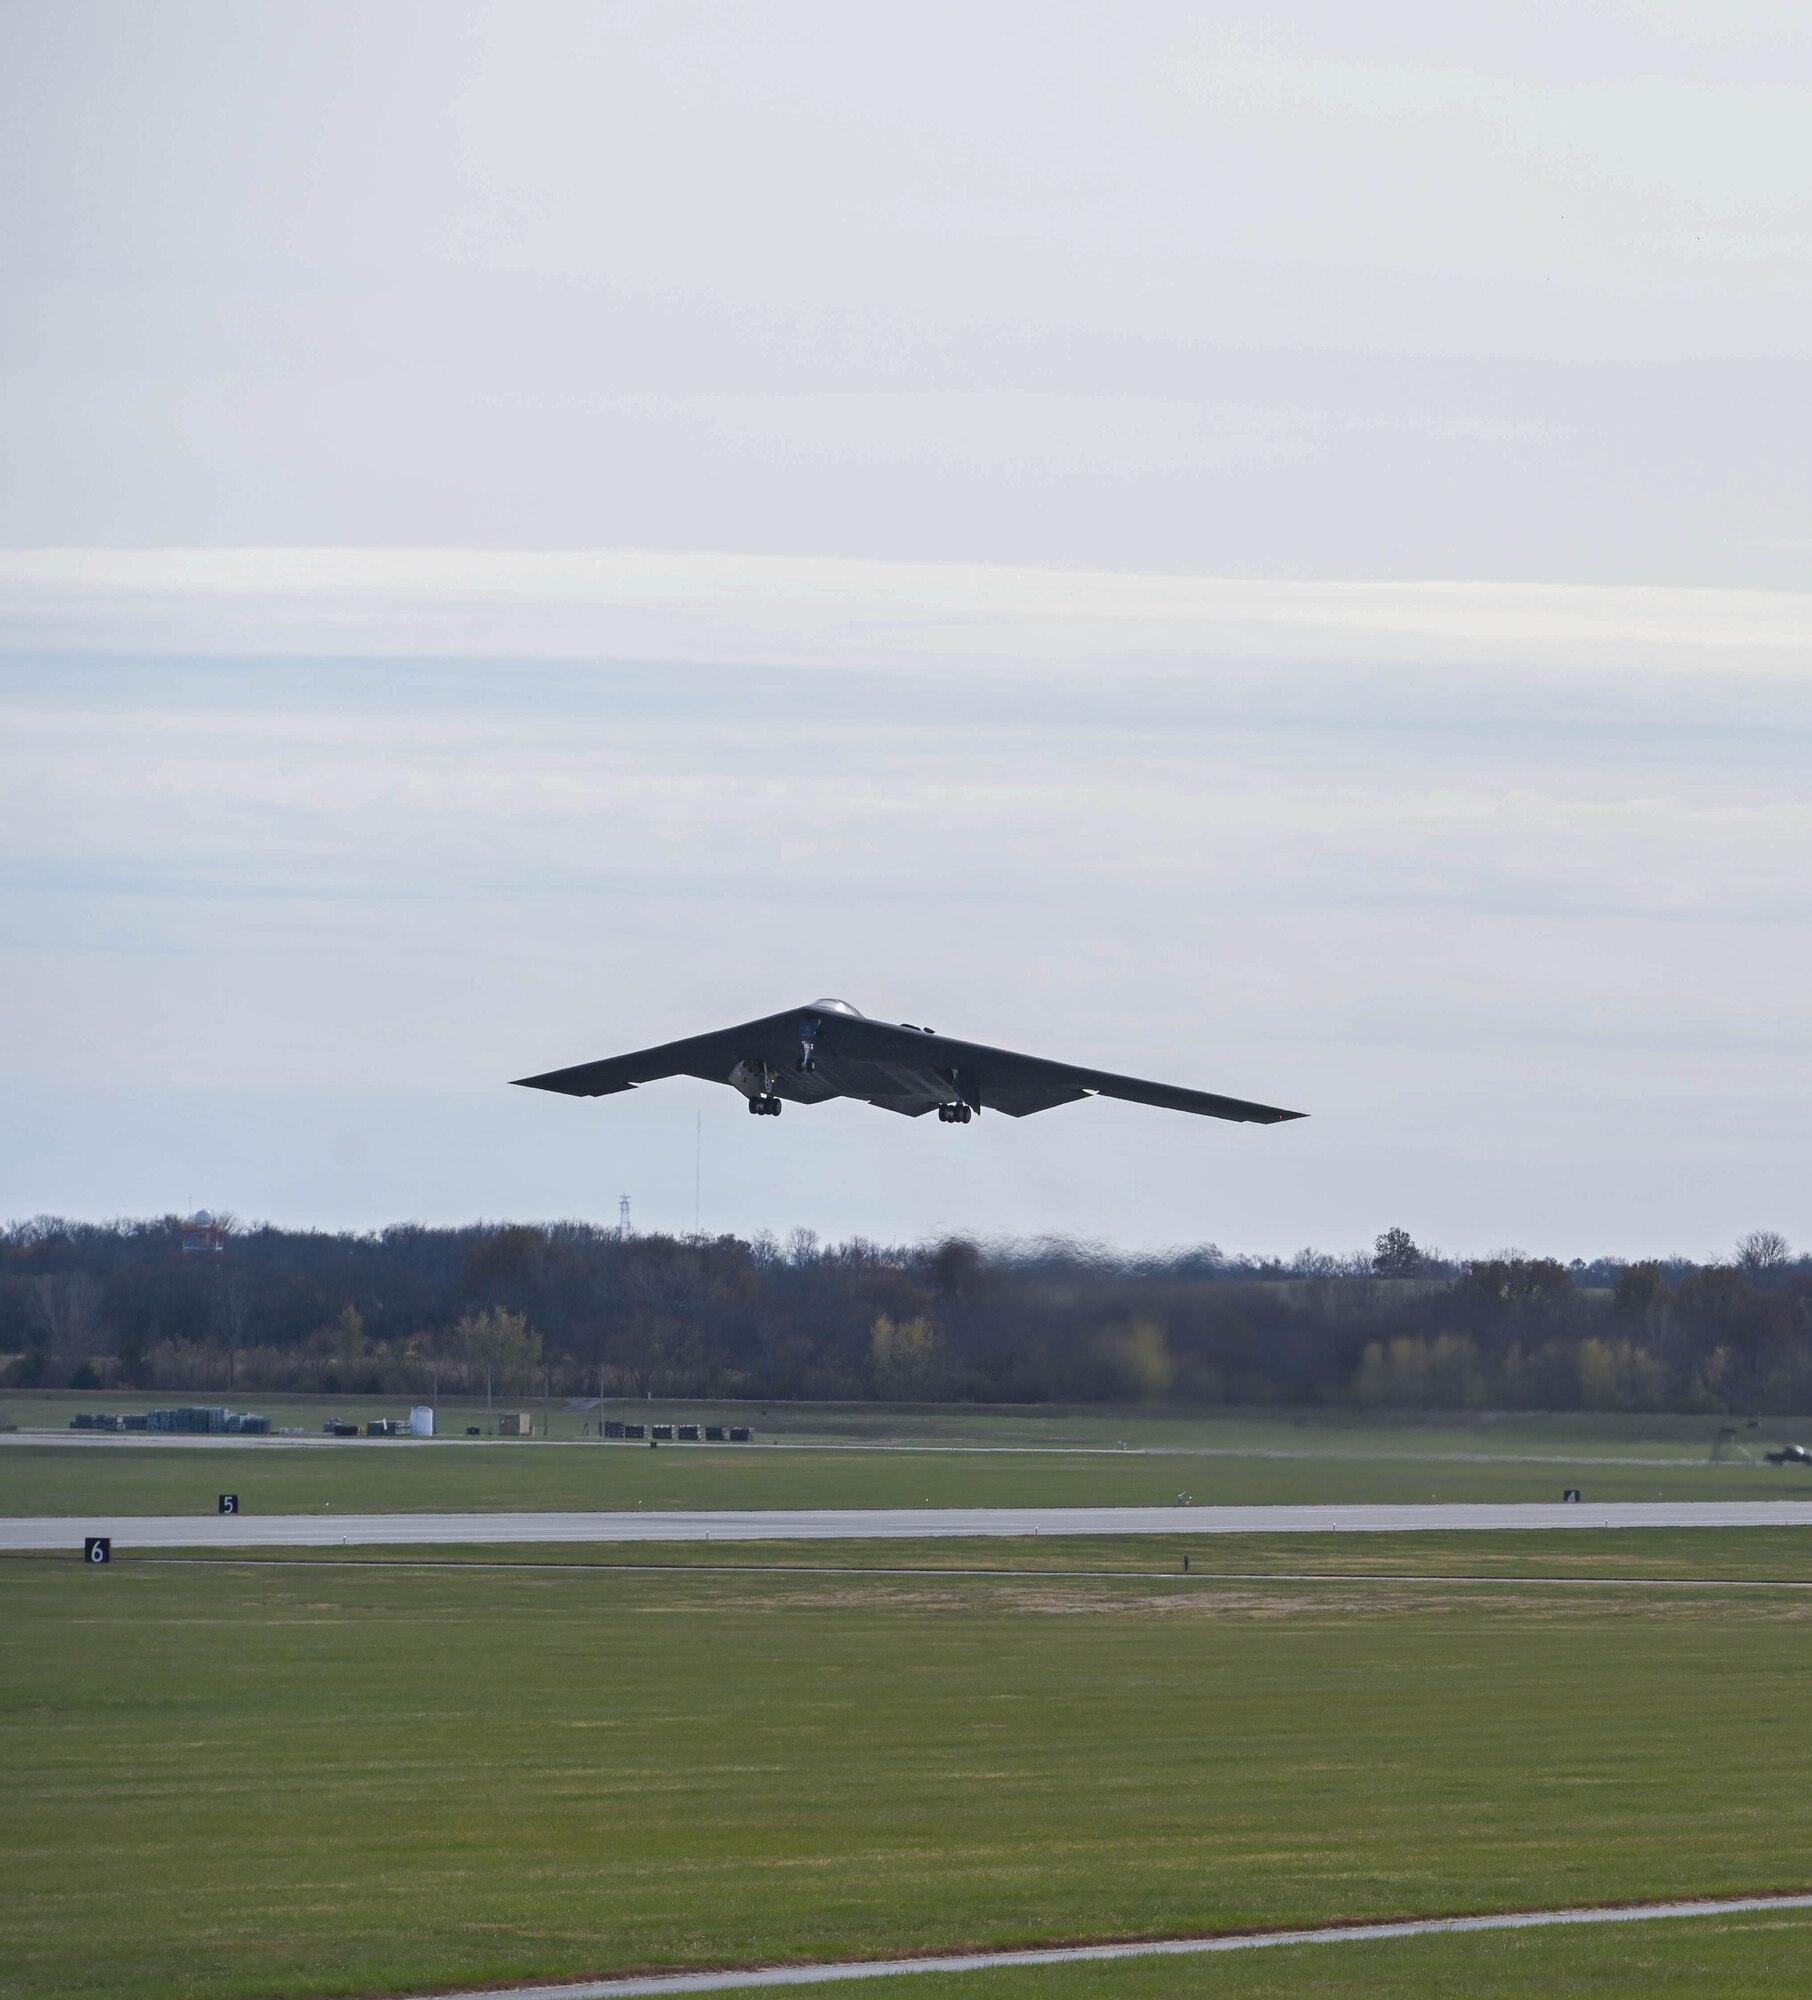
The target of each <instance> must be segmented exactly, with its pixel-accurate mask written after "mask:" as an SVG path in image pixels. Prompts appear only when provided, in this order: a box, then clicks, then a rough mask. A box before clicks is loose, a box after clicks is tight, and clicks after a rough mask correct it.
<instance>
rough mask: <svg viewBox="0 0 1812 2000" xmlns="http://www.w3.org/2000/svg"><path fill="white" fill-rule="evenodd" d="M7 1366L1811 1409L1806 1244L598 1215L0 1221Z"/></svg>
mask: <svg viewBox="0 0 1812 2000" xmlns="http://www.w3.org/2000/svg"><path fill="white" fill-rule="evenodd" d="M0 1384H5V1385H10V1386H15V1387H21V1388H29V1387H75V1388H102V1387H124V1388H134V1389H144V1390H152V1391H165V1390H168V1391H179V1390H180V1391H185V1392H192V1393H208V1392H216V1393H221V1394H224V1393H226V1392H228V1391H233V1392H236V1393H238V1394H240V1395H242V1396H249V1395H251V1394H254V1393H255V1392H256V1391H258V1390H260V1389H264V1390H279V1389H295V1390H309V1391H328V1392H336V1391H337V1392H358V1393H370V1394H386V1395H397V1396H403V1395H407V1396H411V1397H420V1396H422V1395H438V1394H441V1393H443V1392H453V1391H458V1392H463V1393H468V1394H480V1395H482V1394H486V1393H491V1394H497V1393H526V1392H540V1393H545V1394H552V1395H599V1394H603V1395H610V1396H619V1395H642V1394H654V1395H660V1396H689V1397H722V1398H726V1399H728V1398H765V1399H774V1400H782V1399H785V1400H814V1399H821V1400H839V1401H856V1400H862V1399H875V1400H886V1401H933V1400H936V1401H978V1402H1011V1403H1036V1402H1052V1401H1055V1402H1154V1403H1175V1404H1189V1405H1204V1404H1222V1403H1225V1404H1260V1405H1262V1404H1272V1405H1293V1406H1317V1405H1319V1406H1327V1407H1350V1408H1367V1407H1371V1408H1421V1409H1480V1408H1528V1409H1557V1410H1564V1409H1602V1410H1681V1411H1703V1412H1706V1413H1730V1414H1735V1413H1745V1414H1754V1413H1759V1412H1762V1411H1769V1412H1781V1413H1786V1412H1799V1411H1812V1259H1809V1258H1805V1257H1797V1258H1796V1257H1795V1256H1794V1255H1793V1253H1792V1251H1791V1249H1790V1247H1789V1245H1788V1244H1787V1243H1786V1241H1785V1240H1784V1239H1783V1238H1781V1237H1780V1236H1778V1235H1776V1234H1774V1233H1772V1232H1768V1231H1757V1232H1755V1233H1753V1234H1752V1235H1750V1236H1748V1237H1746V1238H1745V1239H1744V1241H1743V1242H1742V1243H1741V1244H1739V1245H1738V1246H1737V1247H1736V1249H1735V1250H1734V1251H1733V1253H1732V1254H1731V1256H1730V1257H1729V1258H1727V1259H1724V1260H1721V1261H1715V1262H1710V1263H1700V1262H1694V1261H1691V1260H1687V1259H1669V1260H1659V1261H1647V1262H1636V1263H1629V1262H1624V1261H1622V1260H1619V1259H1616V1258H1608V1257H1607V1258H1600V1259H1597V1260H1595V1261H1592V1262H1589V1263H1588V1262H1586V1261H1585V1260H1582V1259H1574V1260H1573V1261H1572V1262H1570V1263H1562V1262H1560V1261H1558V1260H1557V1259H1554V1258H1547V1257H1536V1256H1529V1255H1525V1254H1523V1253H1520V1252H1513V1251H1506V1252H1504V1253H1502V1254H1499V1255H1496V1256H1490V1257H1475V1258H1465V1259H1451V1258H1444V1257H1442V1256H1441V1255H1439V1254H1438V1253H1436V1252H1433V1251H1429V1250H1425V1249H1424V1248H1422V1247H1421V1246H1419V1245H1418V1244H1417V1243H1416V1242H1415V1240H1414V1239H1413V1238H1412V1237H1411V1236H1410V1235H1409V1233H1408V1232H1407V1231H1405V1230H1402V1229H1389V1230H1386V1231H1385V1232H1384V1233H1383V1234H1381V1235H1380V1236H1379V1237H1378V1239H1377V1241H1376V1243H1375V1244H1374V1246H1373V1248H1372V1249H1371V1250H1370V1251H1367V1252H1364V1253H1362V1254H1351V1255H1335V1254H1330V1253H1326V1252H1320V1251H1314V1250H1305V1251H1302V1252H1301V1253H1299V1254H1298V1255H1297V1256H1296V1257H1293V1258H1288V1259H1275V1258H1273V1259H1262V1258H1250V1257H1240V1256H1233V1255H1227V1254H1224V1253H1223V1252H1222V1251H1220V1250H1219V1249H1217V1248H1216V1247H1215V1246H1213V1245H1212V1244H1210V1245H1205V1246H1202V1247H1200V1248H1197V1249H1192V1250H1188V1251H1183V1252H1178V1253H1175V1254H1170V1255H1165V1256H1155V1257H1140V1256H1128V1255H1116V1254H1113V1253H1110V1252H1106V1251H1102V1250H1099V1249H1095V1248H1091V1247H1088V1246H1081V1245H1077V1244H1073V1243H1062V1242H1054V1243H1040V1244H1033V1245H1023V1244H1022V1245H1004V1246H1003V1245H984V1244H978V1243H973V1242H969V1241H965V1240H962V1239H960V1238H953V1239H950V1240H947V1241H943V1242H938V1243H927V1244H918V1245H912V1246H907V1247H886V1246H881V1245H877V1244H874V1243H869V1242H865V1241H862V1240H860V1239H851V1240H849V1241H847V1242H842V1243H832V1244H821V1243H819V1242H818V1240H817V1239H816V1238H815V1237H814V1236H812V1235H811V1233H810V1232H809V1231H803V1230H801V1231H796V1232H795V1233H794V1234H793V1236H792V1237H791V1238H790V1239H789V1240H788V1241H786V1242H785V1243H781V1242H778V1241H776V1240H775V1239H773V1238H771V1237H767V1236H761V1237H757V1238H755V1239H753V1240H745V1239H743V1238H740V1237H736V1236H694V1237H674V1236H664V1235H633V1234H629V1233H626V1232H623V1231H619V1230H613V1229H605V1228H599V1227H595V1226H593V1225H591V1224H587V1223H579V1222H566V1223H557V1224H553V1225H551V1226H529V1225H523V1224H482V1223H481V1224H474V1225H471V1226H469V1227H466V1228H460V1229H429V1228H424V1227H420V1226H418V1225H414V1224H405V1225H401V1226H398V1227H395V1228H391V1229H384V1230H379V1231H375V1232H372V1233H367V1234H329V1233H325V1232H317V1231H299V1230H285V1229H277V1228H273V1227H271V1226H269V1225H262V1224H261V1225H257V1226H252V1227H241V1226H239V1225H236V1224H234V1223H232V1222H231V1221H230V1219H229V1220H227V1221H225V1222H222V1223H219V1224H216V1225H215V1226H213V1227H211V1228H210V1229H208V1230H206V1231H198V1230H196V1228H195V1227H194V1226H193V1225H192V1224H187V1223H185V1222H184V1221H183V1220H182V1219H180V1218H177V1217H164V1218H160V1219H157V1220H150V1221H126V1222H113V1223H104V1224H96V1223H81V1222H71V1221H64V1220H58V1219H54V1218H48V1217H39V1218H37V1219H35V1220H33V1221H30V1222H24V1223H15V1224H12V1225H10V1226H8V1227H7V1228H6V1229H5V1230H4V1231H0Z"/></svg>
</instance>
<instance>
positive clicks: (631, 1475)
mask: <svg viewBox="0 0 1812 2000" xmlns="http://www.w3.org/2000/svg"><path fill="white" fill-rule="evenodd" d="M1399 1446H1400V1447H1401V1448H1398V1449H1397V1455H1395V1456H1392V1455H1391V1452H1392V1450H1393V1447H1392V1445H1391V1444H1390V1441H1389V1439H1388V1436H1386V1437H1381V1438H1379V1439H1377V1440H1376V1441H1369V1440H1368V1441H1367V1442H1365V1443H1363V1444H1354V1443H1351V1442H1346V1443H1342V1444H1340V1445H1338V1446H1337V1445H1335V1444H1334V1443H1332V1442H1331V1441H1330V1443H1329V1444H1328V1445H1327V1447H1326V1448H1325V1449H1317V1450H1309V1449H1303V1448H1299V1449H1298V1450H1297V1451H1295V1452H1294V1453H1292V1454H1291V1455H1288V1456H1285V1455H1281V1454H1277V1455H1267V1452H1266V1451H1265V1450H1264V1449H1261V1448H1254V1449H1252V1450H1250V1451H1234V1450H1230V1449H1223V1450H1220V1451H1217V1452H1214V1453H1210V1452H1206V1451H1203V1452H1198V1453H1193V1454H1187V1453H1182V1452H1169V1451H1167V1452H1163V1453H1156V1452H1153V1453H1143V1452H1138V1451H1130V1450H1129V1451H1126V1452H1116V1451H1088V1450H1066V1449H1063V1448H1059V1447H1053V1448H1050V1449H1046V1450H1028V1449H1025V1448H1018V1449H1010V1450H1009V1449H999V1450H990V1449H987V1448H982V1447H976V1448H969V1449H962V1450H950V1449H938V1448H923V1449H913V1448H900V1449H892V1450H879V1449H873V1448H865V1447H851V1448H848V1449H837V1448H834V1447H830V1446H826V1445H800V1446H785V1445H762V1444H757V1445H750V1446H711V1445H662V1446H660V1447H659V1448H658V1449H653V1450H650V1449H648V1448H647V1447H645V1446H640V1447H638V1446H635V1445H618V1444H614V1443H613V1444H592V1445H589V1446H587V1445H579V1444H565V1445H563V1444H559V1443H552V1444H547V1443H542V1442H540V1441H539V1440H534V1439H523V1440H520V1441H513V1442H508V1443H482V1444H471V1443H467V1442H464V1441H463V1440H462V1441H460V1442H457V1443H444V1444H443V1443H434V1444H409V1443H404V1442H401V1441H391V1440H387V1439H376V1438H373V1439H360V1440H358V1441H356V1442H347V1443H344V1444H327V1443H322V1444H319V1445H309V1446H307V1447H299V1446H289V1445H284V1444H281V1443H275V1444H252V1445H247V1446H246V1447H244V1448H242V1449H239V1448H235V1449H225V1448H221V1447H215V1446H190V1447H185V1446H181V1445H162V1444H159V1445H144V1444H135V1443H132V1442H130V1441H127V1440H113V1439H108V1440H105V1441H100V1442H96V1443H92V1444H69V1445H57V1444H39V1443H30V1444H20V1443H11V1444H0V1514H71V1515H74V1514H135V1513H136V1514H192V1513H212V1512H213V1511H214V1506H215V1498H216V1496H217V1495H218V1494H219V1493H220V1492H221V1491H223V1490H226V1491H233V1492H237V1493H238V1494H239V1496H240V1501H241V1504H242V1505H243V1507H244V1509H245V1510H246V1511H247V1512H257V1513H263V1514H304V1513H324V1512H326V1511H328V1510H329V1509H330V1508H331V1509H333V1510H336V1511H341V1512H345V1511H353V1512H369V1513H390V1512H410V1511H416V1512H439V1511H448V1510H452V1511H459V1510H474V1511H478V1510H492V1509H503V1510H523V1509H528V1510H539V1509H555V1510H568V1509H592V1508H601V1509H634V1508H636V1507H644V1508H700V1509H703V1508H747V1507H920V1506H932V1507H1033V1506H1052V1507H1065V1506H1074V1507H1082V1506H1093V1507H1103V1506H1113V1507H1142V1506H1169V1505H1171V1504H1172V1503H1173V1502H1175V1500H1176V1498H1177V1496H1178V1494H1179V1493H1187V1494H1188V1495H1189V1496H1190V1497H1191V1499H1192V1500H1194V1501H1195V1502H1196V1503H1197V1504H1199V1505H1217V1504H1243V1505H1264V1504H1280V1503H1291V1502H1303V1503H1360V1502H1368V1501H1420V1502H1426V1501H1431V1500H1441V1501H1465V1500H1481V1501H1504V1500H1549V1501H1553V1500H1559V1499H1560V1498H1561V1496H1562V1494H1563V1492H1564V1491H1565V1489H1566V1488H1567V1487H1569V1486H1574V1487H1578V1488H1580V1489H1581V1491H1582V1492H1583V1493H1584V1495H1585V1497H1586V1500H1587V1502H1588V1503H1589V1502H1591V1501H1596V1500H1663V1499H1665V1500H1780V1499H1812V1474H1808V1473H1807V1472H1805V1471H1804V1470H1802V1469H1800V1468H1796V1467H1772V1466H1759V1465H1723V1464H1718V1465H1713V1464H1709V1463H1703V1462H1695V1461H1691V1460H1688V1461H1685V1462H1681V1461H1680V1460H1679V1459H1677V1458H1676V1459H1674V1460H1672V1461H1668V1460H1660V1461H1655V1460H1650V1459H1644V1458H1639V1457H1626V1458H1622V1459H1611V1458H1606V1457H1602V1456H1599V1457H1588V1458H1583V1459H1580V1460H1578V1461H1566V1460H1556V1459H1547V1458H1544V1459H1541V1460H1539V1461H1535V1460H1531V1459H1530V1458H1526V1457H1516V1456H1511V1455H1488V1454H1479V1455H1476V1456H1473V1457H1462V1456H1457V1455H1452V1456H1435V1455H1432V1454H1430V1453H1428V1452H1427V1451H1426V1450H1423V1449H1420V1448H1415V1449H1411V1448H1409V1447H1407V1446H1402V1444H1401V1440H1399Z"/></svg>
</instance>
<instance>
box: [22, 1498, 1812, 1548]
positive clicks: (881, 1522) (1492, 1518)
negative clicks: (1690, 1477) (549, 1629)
mask: <svg viewBox="0 0 1812 2000" xmlns="http://www.w3.org/2000/svg"><path fill="white" fill-rule="evenodd" d="M1805 1527H1812V1500H1623V1501H1607V1502H1605V1503H1603V1504H1602V1505H1599V1506H1580V1505H1577V1504H1575V1505H1570V1506H1569V1505H1566V1504H1564V1503H1561V1502H1558V1501H1554V1502H1550V1501H1515V1502H1505V1503H1502V1504H1498V1503H1491V1502H1464V1503H1455V1504H1451V1505H1443V1504H1424V1505H1418V1506H1407V1505H1391V1506H1331V1507H1330V1506H1317V1507H1303V1506H1289V1507H818V1508H804V1509H792V1510H789V1509H784V1508H772V1509H763V1508H750V1509H744V1510H739V1511H736V1512H730V1511H717V1512H706V1511H704V1510H702V1509H701V1510H699V1511H697V1512H676V1511H656V1510H654V1509H647V1510H639V1511H636V1512H633V1513H610V1514H603V1513H596V1514H591V1513H557V1514H556V1513H529V1512H526V1511H525V1512H506V1513H470V1514H441V1513H420V1514H357V1513H350V1512H349V1513H345V1514H339V1513H332V1512H323V1513H320V1514H262V1515H258V1514H231V1515H217V1514H113V1515H80V1514H55V1515H47V1514H36V1515H12V1516H7V1517H0V1549H12V1550H20V1549H64V1550H67V1549H78V1550H79V1549H80V1547H81V1545H82V1538H83V1536H84V1535H109V1536H111V1537H112V1539H113V1541H114V1543H115V1545H116V1546H117V1547H118V1548H120V1549H132V1548H138V1549H200V1548H221V1549H227V1548H338V1547H349V1548H350V1547H353V1546H355V1545H357V1546H359V1547H370V1546H383V1545H388V1546H391V1547H409V1546H416V1547H421V1546H424V1545H430V1544H432V1545H445V1544H449V1543H451V1544H463V1545H475V1544H492V1543H511V1542H549V1543H552V1542H704V1541H723V1542H798V1541H920V1540H928V1539H933V1538H936V1537H940V1536H946V1535H963V1536H978V1535H1325V1534H1355V1535H1377V1534H1404V1533H1416V1532H1421V1533H1427V1532H1431V1531H1433V1532H1451V1531H1458V1532H1467V1531H1472V1530H1485V1529H1545V1528H1575V1529H1578V1528H1805Z"/></svg>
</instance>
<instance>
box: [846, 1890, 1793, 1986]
mask: <svg viewBox="0 0 1812 2000" xmlns="http://www.w3.org/2000/svg"><path fill="white" fill-rule="evenodd" d="M1808 1986H1812V1911H1805V1910H1799V1911H1789V1912H1783V1913H1778V1914H1760V1913H1758V1914H1755V1915H1749V1916H1728V1917H1698V1918H1692V1919H1689V1920H1682V1921H1678V1922H1661V1923H1653V1924H1633V1925H1615V1926H1611V1927H1609V1928H1606V1929H1589V1930H1554V1931H1523V1932H1515V1933H1510V1934H1504V1935H1488V1936H1476V1937H1436V1938H1407V1939H1394V1940H1383V1939H1381V1940H1379V1941H1377V1942H1376V1943H1362V1942H1357V1941H1354V1942H1349V1943H1344V1944H1340V1945H1300V1946H1285V1945H1280V1946H1277V1947H1276V1948H1274V1949H1268V1950H1265V1951H1255V1952H1251V1953H1240V1954H1237V1955H1234V1956H1231V1957H1225V1958H1223V1957H1220V1956H1210V1957H1205V1958H1159V1959H1120V1960H1117V1961H1114V1962H1112V1963H1109V1964H1104V1965H1055V1966H1037V1967H1034V1966H1027V1967H1025V1968H1023V1969H1019V1968H1016V1969H1013V1970H1002V1971H987V1972H971V1973H955V1974H935V1973H933V1974H926V1975H923V1976H915V1977H914V1978H913V1979H912V1981H911V1983H910V1984H909V1985H905V1986H902V1987H900V1988H899V1989H898V1992H899V1995H900V2000H1195V1996H1198V1995H1199V1996H1201V2000H1430V1996H1434V1995H1453V1994H1464V1995H1465V1996H1466V2000H1530V1996H1532V1995H1541V1996H1543V2000H1549V1997H1550V1996H1556V2000H1634V1997H1635V1996H1641V2000H1648V1996H1651V1995H1662V1996H1666V1995H1671V1994H1678V1995H1681V1996H1687V1995H1690V1996H1692V2000H1763V1996H1768V2000H1777V1996H1778V1995H1780V1994H1781V1993H1783V1992H1785V1993H1796V1992H1797V1993H1803V1992H1805V1991H1806V1990H1807V1988H1808ZM811 1990H812V1992H813V1993H814V1994H815V1995H822V1996H823V2000H877V1996H876V1989H875V1987H874V1985H873V1984H872V1982H868V1981H855V1980H849V1981H845V1980H841V1979H838V1980H832V1981H830V1982H829V1983H828V1984H826V1985H823V1986H817V1987H814V1988H812V1989H811ZM883 1990H884V1991H885V1992H887V1993H889V1994H891V1993H893V1992H894V1991H895V1989H894V1988H891V1987H889V1988H885V1989H883Z"/></svg>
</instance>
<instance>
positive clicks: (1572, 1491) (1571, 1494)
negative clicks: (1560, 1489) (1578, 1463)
mask: <svg viewBox="0 0 1812 2000" xmlns="http://www.w3.org/2000/svg"><path fill="white" fill-rule="evenodd" d="M1561 1498H1562V1499H1563V1500H1577V1499H1578V1498H1579V1488H1578V1487H1577V1486H1569V1487H1568V1488H1567V1490H1566V1492H1565V1493H1563V1494H1562V1495H1561Z"/></svg>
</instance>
